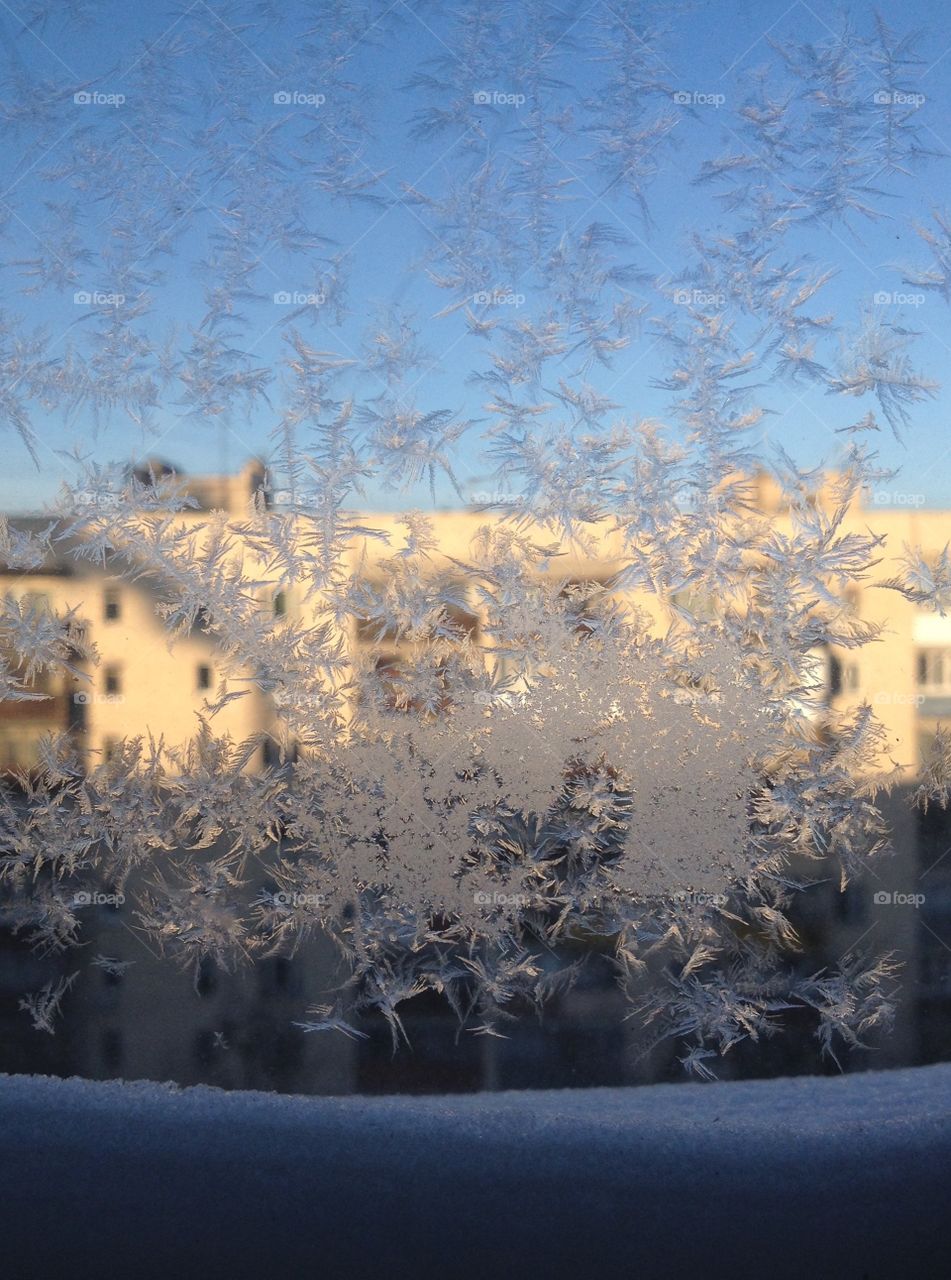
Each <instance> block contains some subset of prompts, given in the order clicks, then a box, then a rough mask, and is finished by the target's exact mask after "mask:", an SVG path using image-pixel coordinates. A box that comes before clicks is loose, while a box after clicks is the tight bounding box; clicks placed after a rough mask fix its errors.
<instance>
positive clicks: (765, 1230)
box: [0, 1065, 951, 1280]
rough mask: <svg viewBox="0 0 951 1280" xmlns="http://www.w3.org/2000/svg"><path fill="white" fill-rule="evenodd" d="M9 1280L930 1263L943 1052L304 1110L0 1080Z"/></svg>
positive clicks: (935, 1264)
mask: <svg viewBox="0 0 951 1280" xmlns="http://www.w3.org/2000/svg"><path fill="white" fill-rule="evenodd" d="M0 1151H2V1166H0V1167H2V1179H3V1181H2V1185H3V1188H4V1191H3V1223H2V1227H3V1237H2V1238H3V1242H4V1255H5V1257H4V1263H3V1266H2V1270H3V1273H4V1275H5V1276H7V1277H9V1278H10V1280H12V1278H13V1277H19V1276H40V1275H53V1274H58V1273H60V1272H62V1273H63V1274H69V1275H70V1276H85V1275H90V1276H92V1275H114V1276H133V1275H134V1276H139V1277H149V1276H163V1277H165V1276H173V1275H186V1276H190V1275H199V1274H201V1275H203V1276H218V1275H221V1276H229V1277H241V1276H259V1277H264V1276H271V1275H273V1276H280V1277H284V1276H299V1275H300V1276H304V1275H307V1276H311V1275H313V1276H315V1277H323V1276H327V1277H333V1278H334V1280H338V1278H339V1277H348V1276H354V1277H356V1276H360V1277H374V1276H385V1277H392V1276H402V1275H407V1276H410V1275H412V1276H418V1277H429V1276H433V1277H435V1276H440V1277H441V1276H447V1277H457V1276H469V1275H472V1276H482V1277H486V1278H488V1277H492V1278H494V1277H502V1276H507V1275H510V1274H511V1275H516V1274H524V1275H526V1276H539V1277H546V1276H561V1275H566V1276H568V1275H575V1276H578V1277H587V1276H592V1277H593V1276H596V1275H597V1276H601V1275H604V1276H607V1275H614V1276H618V1277H628V1276H638V1277H640V1278H643V1277H649V1276H654V1275H657V1276H661V1275H663V1276H670V1277H674V1276H686V1275H691V1274H692V1275H696V1276H703V1277H708V1276H717V1275H730V1276H733V1277H736V1276H745V1275H751V1276H752V1275H757V1276H759V1275H767V1276H768V1277H769V1280H776V1278H777V1277H783V1276H794V1275H795V1276H797V1277H801V1276H809V1277H817V1276H825V1275H829V1276H833V1275H834V1276H837V1277H850V1276H855V1277H860V1276H863V1275H866V1276H869V1277H892V1276H898V1275H908V1276H911V1275H916V1276H920V1275H924V1276H927V1275H932V1274H934V1275H938V1274H942V1273H943V1274H949V1273H951V1065H939V1066H933V1067H922V1068H914V1069H908V1070H899V1071H889V1072H870V1073H867V1074H862V1075H854V1076H845V1077H841V1078H818V1077H799V1078H795V1079H785V1080H775V1081H750V1082H743V1083H728V1084H713V1085H687V1084H682V1085H656V1086H651V1087H646V1088H639V1089H592V1090H585V1091H558V1092H537V1093H535V1092H525V1093H495V1094H493V1093H487V1094H479V1095H452V1096H443V1097H414V1098H410V1097H400V1098H395V1097H386V1098H369V1097H346V1098H304V1097H285V1096H279V1095H274V1094H262V1093H226V1092H222V1091H220V1090H216V1089H210V1088H193V1089H184V1090H180V1089H176V1088H174V1087H172V1086H165V1085H159V1084H152V1083H134V1084H128V1083H121V1082H108V1083H102V1082H91V1081H83V1080H78V1079H71V1080H58V1079H52V1078H49V1077H28V1076H3V1077H0Z"/></svg>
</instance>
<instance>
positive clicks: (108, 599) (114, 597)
mask: <svg viewBox="0 0 951 1280" xmlns="http://www.w3.org/2000/svg"><path fill="white" fill-rule="evenodd" d="M103 602H104V603H103V610H102V616H103V617H104V618H105V620H106V622H116V621H117V620H118V619H119V618H120V617H121V616H122V610H121V609H120V607H119V592H118V591H116V590H115V588H113V587H110V588H109V589H108V590H107V591H106V593H105V595H104V597H103Z"/></svg>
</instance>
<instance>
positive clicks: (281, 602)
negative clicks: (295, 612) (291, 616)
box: [274, 591, 287, 618]
mask: <svg viewBox="0 0 951 1280" xmlns="http://www.w3.org/2000/svg"><path fill="white" fill-rule="evenodd" d="M286 614H287V593H286V592H284V591H279V592H278V593H277V595H276V596H275V597H274V616H275V618H283V617H285V616H286Z"/></svg>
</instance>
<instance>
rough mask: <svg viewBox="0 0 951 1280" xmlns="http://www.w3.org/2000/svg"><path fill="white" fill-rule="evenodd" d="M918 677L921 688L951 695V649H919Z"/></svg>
mask: <svg viewBox="0 0 951 1280" xmlns="http://www.w3.org/2000/svg"><path fill="white" fill-rule="evenodd" d="M916 675H917V680H918V685H919V687H920V688H922V689H931V690H933V691H940V692H946V693H951V649H919V650H918V662H917V670H916Z"/></svg>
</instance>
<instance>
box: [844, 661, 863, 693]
mask: <svg viewBox="0 0 951 1280" xmlns="http://www.w3.org/2000/svg"><path fill="white" fill-rule="evenodd" d="M842 683H843V686H844V688H845V689H846V690H847V691H848V692H849V693H854V692H855V690H856V689H857V688H858V687H859V684H860V683H861V679H860V672H859V666H858V663H857V662H847V663H846V664H845V666H844V668H843V671H842Z"/></svg>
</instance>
